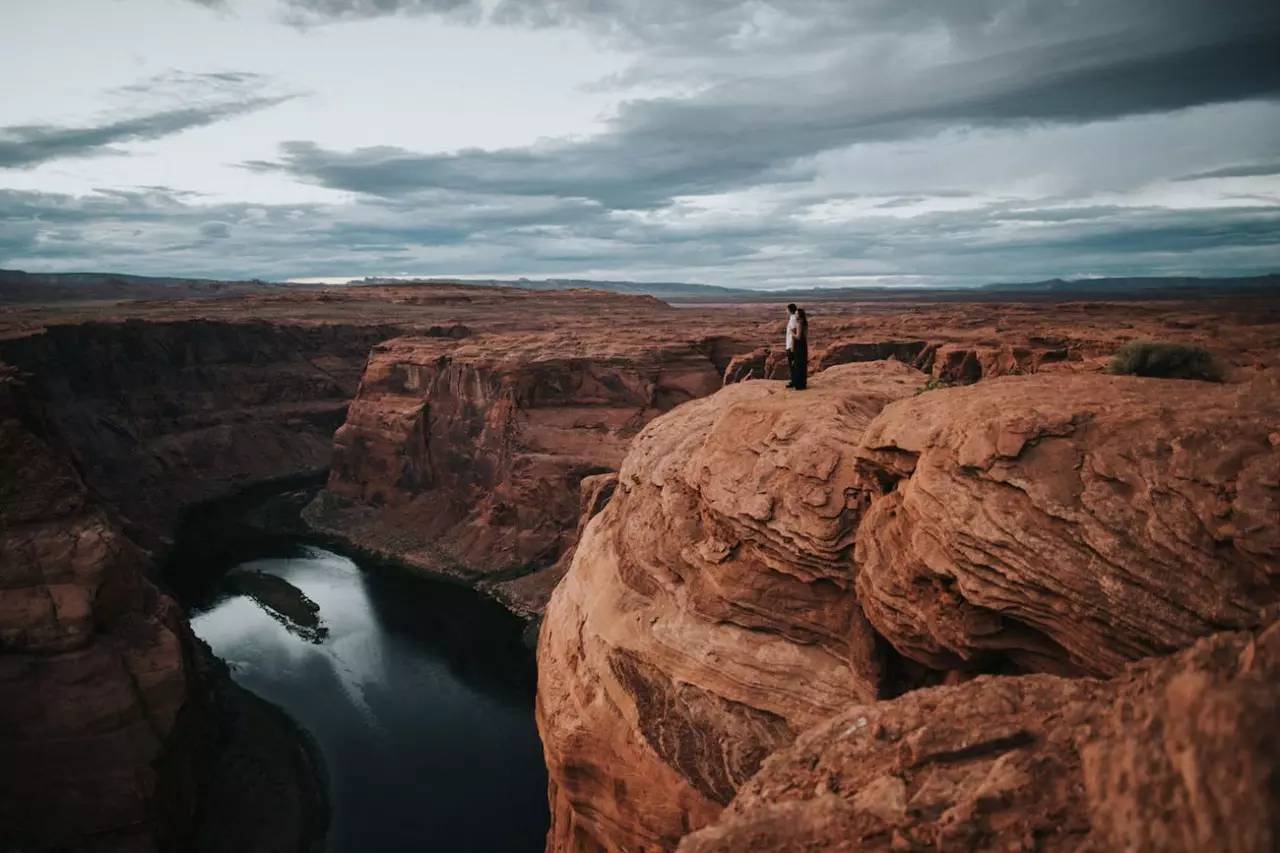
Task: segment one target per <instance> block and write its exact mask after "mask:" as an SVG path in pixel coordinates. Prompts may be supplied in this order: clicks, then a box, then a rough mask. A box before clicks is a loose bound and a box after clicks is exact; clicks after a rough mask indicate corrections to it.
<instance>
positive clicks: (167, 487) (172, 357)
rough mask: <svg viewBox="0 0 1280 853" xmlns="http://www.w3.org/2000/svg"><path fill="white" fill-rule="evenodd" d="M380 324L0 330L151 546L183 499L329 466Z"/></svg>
mask: <svg viewBox="0 0 1280 853" xmlns="http://www.w3.org/2000/svg"><path fill="white" fill-rule="evenodd" d="M391 334H393V331H392V330H391V328H390V327H385V326H371V327H365V326H350V325H324V326H285V325H277V324H272V323H265V322H253V321H240V322H231V323H223V322H210V321H205V320H180V321H165V322H139V321H125V322H114V323H84V324H79V325H65V326H50V327H48V328H47V329H44V330H42V331H40V332H37V333H35V334H31V335H26V336H23V337H19V338H14V339H10V340H0V358H3V359H4V360H6V361H8V362H9V363H10V364H12V365H14V366H15V367H18V368H20V369H21V370H22V372H23V373H24V374H25V375H26V376H27V377H28V378H27V384H28V386H29V390H30V393H31V394H32V395H33V396H35V397H38V398H39V399H40V401H41V405H42V407H43V409H44V410H45V412H46V413H47V416H48V417H49V418H50V419H51V421H52V422H54V423H55V424H56V425H57V427H58V430H59V432H60V433H61V434H62V435H63V436H65V437H66V441H67V443H68V447H69V450H70V452H71V454H72V456H73V458H74V459H75V460H76V462H77V464H78V465H79V467H80V470H81V471H82V473H83V476H84V478H85V479H86V480H87V481H88V482H89V484H90V485H91V486H92V487H93V488H94V489H96V490H97V491H98V492H99V493H100V494H101V495H102V496H103V497H104V498H105V499H106V500H107V501H108V502H110V503H111V505H112V506H114V507H115V508H117V509H118V510H119V511H120V512H122V513H123V514H124V516H125V517H126V519H127V520H128V521H129V522H130V523H131V524H132V525H133V527H132V529H131V532H133V533H135V534H136V535H138V536H140V537H141V539H142V540H143V541H144V542H146V543H147V544H155V543H157V542H159V541H161V540H163V538H164V537H165V536H167V535H168V533H169V532H170V531H171V530H172V527H173V525H174V523H175V522H176V520H177V518H178V515H179V513H180V512H181V511H182V509H184V508H185V507H188V506H191V505H193V504H196V503H199V502H201V501H204V500H209V499H211V498H216V497H220V496H223V495H226V494H229V493H231V492H234V491H235V490H237V489H239V488H243V487H245V486H247V485H251V484H253V483H257V482H262V481H264V480H270V479H275V478H280V477H288V476H294V475H297V474H301V473H306V472H319V471H323V470H324V468H325V467H326V466H327V465H328V459H329V451H330V437H331V436H332V434H333V431H334V430H335V429H337V428H338V426H339V425H341V423H342V421H343V418H344V415H345V412H346V407H347V403H348V402H349V400H350V398H351V396H352V394H354V392H355V388H356V385H357V383H358V381H359V377H360V372H361V369H362V367H363V366H364V361H365V357H366V355H367V353H368V351H369V348H370V347H372V346H373V345H374V344H375V343H376V342H377V341H379V340H382V339H384V338H386V337H388V336H389V335H391Z"/></svg>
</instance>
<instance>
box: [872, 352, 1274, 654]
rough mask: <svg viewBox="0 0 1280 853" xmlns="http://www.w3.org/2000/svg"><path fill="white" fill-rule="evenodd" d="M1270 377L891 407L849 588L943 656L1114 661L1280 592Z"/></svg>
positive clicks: (884, 630) (993, 395)
mask: <svg viewBox="0 0 1280 853" xmlns="http://www.w3.org/2000/svg"><path fill="white" fill-rule="evenodd" d="M1278 426H1280V395H1276V394H1274V393H1266V392H1265V390H1264V389H1263V388H1262V386H1260V385H1219V384H1214V383H1207V382H1188V381H1177V380H1160V379H1138V378H1133V377H1121V376H1104V375H1065V374H1063V375H1044V376H1027V377H1009V378H1005V379H998V380H991V381H984V382H981V383H978V384H977V385H973V386H971V387H967V388H957V389H944V390H938V391H931V392H928V393H925V394H921V395H919V396H918V397H914V398H912V399H909V400H903V401H901V402H898V403H895V404H893V405H891V406H889V407H887V408H886V409H885V410H884V412H882V413H881V414H880V416H879V417H877V418H876V420H875V421H874V422H873V423H872V424H871V425H870V426H869V427H868V429H867V431H866V434H865V435H864V437H863V440H862V447H861V448H860V449H859V451H858V456H859V468H860V470H862V471H864V472H865V475H866V476H867V477H870V478H874V479H878V480H879V481H880V482H881V483H882V484H883V486H884V490H885V492H886V494H885V495H884V496H883V497H881V498H878V499H877V500H875V501H874V503H873V504H872V506H871V508H870V510H869V511H868V512H867V515H866V518H865V519H864V521H863V524H862V528H861V530H860V532H859V534H858V547H857V563H858V580H857V591H858V597H859V599H860V600H861V602H862V607H863V609H864V611H865V612H866V615H867V618H868V619H869V620H870V621H871V623H872V624H873V625H874V626H875V628H876V630H877V631H878V632H879V633H880V634H882V635H883V636H884V637H886V638H887V639H888V640H889V642H890V643H892V644H893V645H894V647H895V648H896V649H898V651H900V652H901V653H902V654H904V655H906V656H908V657H910V658H913V659H915V660H917V661H919V662H921V663H924V664H927V665H929V666H931V667H934V668H937V669H978V670H987V671H990V670H991V669H992V668H993V667H994V666H995V665H996V663H997V662H998V661H1000V660H1005V661H1008V662H1010V663H1012V664H1013V665H1014V666H1015V667H1016V668H1018V669H1022V670H1032V671H1051V672H1062V673H1076V674H1079V673H1087V674H1093V675H1112V674H1115V673H1116V672H1118V671H1119V670H1120V668H1121V667H1122V666H1123V665H1124V664H1125V663H1126V662H1128V661H1131V660H1135V659H1137V658H1140V657H1145V656H1147V655H1152V654H1161V653H1168V652H1170V651H1174V650H1177V649H1180V648H1184V647H1186V646H1188V645H1190V644H1191V643H1193V642H1194V641H1195V640H1196V639H1197V638H1198V637H1200V636H1203V635H1205V634H1209V633H1212V632H1214V631H1218V630H1223V629H1232V628H1247V627H1252V626H1255V625H1257V624H1258V620H1259V618H1260V617H1259V612H1260V610H1261V608H1262V607H1264V606H1266V605H1268V604H1271V603H1272V602H1275V601H1276V600H1277V598H1278V597H1280V524H1278V523H1277V519H1280V447H1277V446H1276V443H1277V442H1276V439H1275V437H1274V436H1275V435H1276V430H1277V427H1278Z"/></svg>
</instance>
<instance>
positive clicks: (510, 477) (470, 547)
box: [308, 330, 721, 615]
mask: <svg viewBox="0 0 1280 853" xmlns="http://www.w3.org/2000/svg"><path fill="white" fill-rule="evenodd" d="M720 381H721V380H720V372H719V370H718V369H717V367H716V365H715V363H714V362H713V361H712V360H711V358H710V357H709V356H708V355H707V353H706V352H705V351H703V350H702V349H700V348H699V347H697V346H695V345H692V344H672V345H662V344H658V343H653V342H646V341H644V340H642V339H637V337H636V336H635V335H631V336H630V337H628V336H627V335H626V333H625V332H624V331H621V330H617V331H615V333H614V334H612V335H604V334H600V333H594V334H593V335H591V336H588V337H585V338H584V337H583V336H581V335H576V334H556V333H549V334H509V335H491V336H476V337H471V338H467V339H466V340H463V341H445V340H439V339H431V338H423V337H408V338H398V339H395V340H392V341H388V342H386V343H384V344H381V345H379V346H377V347H375V348H374V350H373V353H372V354H371V356H370V358H369V364H368V367H367V368H366V370H365V373H364V377H363V379H362V380H361V382H360V389H359V392H358V393H357V395H356V398H355V400H354V401H353V402H352V404H351V408H350V412H349V414H348V416H347V420H346V423H345V424H344V425H343V426H342V428H341V429H339V430H338V432H337V435H336V436H335V438H334V451H333V468H332V471H331V473H330V476H329V484H328V487H327V490H326V492H325V493H324V494H323V495H321V497H320V498H319V499H318V500H317V501H316V502H315V503H314V504H313V506H312V507H311V508H310V509H309V510H308V519H309V521H310V522H311V523H312V525H313V526H314V527H316V528H317V529H319V530H322V531H324V532H326V533H328V534H331V535H334V536H337V537H340V538H342V539H344V540H346V541H348V542H350V543H352V544H354V545H356V546H358V547H361V548H364V549H367V550H371V551H374V552H376V553H378V554H381V555H383V556H387V557H391V558H393V559H395V560H397V561H400V562H404V563H407V564H409V565H413V566H418V567H420V568H424V569H426V570H428V571H431V572H433V573H439V574H446V575H452V576H453V577H455V578H459V579H463V580H467V581H469V582H473V583H480V584H481V585H501V584H502V582H504V581H507V580H510V579H512V578H515V577H517V576H519V575H522V574H524V573H526V572H528V571H530V570H531V569H543V568H547V567H550V566H552V565H554V564H555V562H556V561H557V559H558V558H559V557H560V556H561V555H562V554H563V553H564V551H565V550H566V549H567V548H569V547H570V546H571V545H572V543H573V541H574V531H575V524H576V522H577V520H578V517H579V513H580V507H579V496H578V485H579V483H580V482H581V481H582V480H583V479H584V478H587V477H591V476H593V475H598V474H603V473H605V472H611V471H616V470H617V468H618V466H619V465H620V464H621V462H622V458H623V455H624V454H625V453H626V448H627V445H628V443H629V442H630V441H631V439H632V437H633V436H634V435H635V434H636V433H637V432H638V431H639V430H640V428H641V427H642V426H644V424H646V423H648V422H649V421H650V420H651V419H652V418H654V417H655V416H657V415H659V414H661V413H662V412H665V411H667V410H669V409H671V408H672V407H673V406H675V405H677V404H679V403H683V402H686V401H688V400H692V399H695V398H698V397H703V396H706V395H707V394H710V393H712V392H713V391H715V390H716V389H717V388H719V387H720ZM535 587H538V585H536V584H530V583H529V582H528V581H526V582H525V583H522V584H517V585H515V586H513V587H511V588H510V589H508V590H504V591H502V593H501V597H502V598H503V599H504V601H506V602H507V603H508V604H509V606H511V607H512V608H513V609H515V610H517V612H521V613H524V614H526V615H532V614H533V613H535V612H537V611H538V610H540V608H541V604H542V601H543V600H545V595H546V589H547V588H549V585H541V586H540V587H539V588H540V590H541V591H537V590H536V589H535Z"/></svg>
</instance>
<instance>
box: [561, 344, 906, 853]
mask: <svg viewBox="0 0 1280 853" xmlns="http://www.w3.org/2000/svg"><path fill="white" fill-rule="evenodd" d="M924 381H925V377H924V375H923V374H921V373H919V372H918V371H916V370H913V369H912V368H909V367H907V366H905V365H902V364H899V363H897V362H881V363H876V364H860V365H847V366H843V367H839V368H835V369H833V370H830V371H827V372H825V373H823V374H820V375H818V376H816V377H814V381H813V384H812V386H811V390H810V391H808V392H806V396H805V397H804V398H803V406H801V405H798V403H799V399H798V398H797V397H796V396H795V395H793V394H791V393H789V392H787V391H785V390H784V389H783V388H782V387H781V385H780V384H778V383H762V382H748V383H742V384H737V385H732V386H730V387H728V388H726V389H724V390H723V391H720V392H719V393H717V394H716V395H715V396H713V397H711V398H708V399H703V400H698V401H696V402H692V403H689V404H686V405H684V406H681V407H680V408H678V409H676V410H674V411H673V412H671V413H669V414H667V415H665V416H663V417H662V418H659V419H658V420H656V421H654V422H653V423H652V424H650V425H649V426H648V427H647V428H646V429H645V430H644V431H643V432H642V433H641V435H640V436H639V437H637V439H636V441H635V443H634V444H633V446H632V450H631V452H630V454H628V456H627V460H626V462H625V464H624V465H623V467H622V471H621V473H620V475H619V482H618V490H617V492H616V493H615V495H614V497H613V499H612V501H611V502H610V503H609V504H608V506H607V507H606V508H605V510H604V511H603V512H602V513H601V514H600V515H598V516H597V517H596V518H595V519H594V520H592V521H591V522H590V523H589V524H588V525H587V528H586V532H585V534H584V536H583V539H582V541H581V543H580V544H579V545H578V549H577V553H576V555H575V556H574V560H573V568H572V569H571V570H570V572H569V574H568V576H567V577H566V579H565V580H564V581H563V582H562V583H561V585H560V586H559V587H558V588H557V589H556V592H555V593H554V595H553V597H552V603H551V606H550V607H549V608H548V612H547V617H546V621H545V623H544V626H543V629H542V634H541V638H540V642H539V677H540V682H539V691H538V719H539V726H540V731H541V733H542V737H543V743H544V746H545V751H546V755H547V760H548V767H549V771H550V775H551V779H552V782H551V798H552V807H553V826H552V830H551V841H550V846H551V847H552V848H553V849H564V850H568V849H596V848H602V849H657V848H669V847H672V846H674V844H675V843H676V841H677V840H678V839H679V838H680V837H681V836H682V835H683V834H684V833H685V832H687V831H689V830H690V829H692V828H694V827H697V826H699V825H701V824H703V823H705V822H707V821H708V820H710V819H711V818H712V817H714V815H715V814H716V813H717V812H718V811H719V809H720V808H721V807H722V806H723V805H724V804H725V803H727V802H728V801H729V799H730V798H731V797H732V796H733V793H734V791H735V790H736V788H737V786H738V785H739V784H741V783H742V782H743V781H744V780H745V779H747V778H748V777H750V776H751V774H752V773H754V772H755V770H756V768H757V767H758V766H759V763H760V761H761V760H762V759H763V758H764V757H765V756H766V755H768V754H769V753H770V752H771V751H773V750H774V749H776V748H777V747H779V746H781V745H783V744H785V743H787V742H789V741H790V739H791V738H792V737H793V736H794V735H795V733H796V732H798V731H800V730H802V729H804V728H806V727H807V726H809V725H812V724H814V723H816V722H817V721H819V720H821V719H823V718H824V717H826V716H829V715H830V714H833V713H835V712H836V711H837V710H839V709H840V708H842V707H844V706H845V705H846V704H848V703H849V702H852V701H858V700H862V701H866V700H870V699H873V698H875V697H876V696H877V695H878V693H879V692H880V690H881V689H882V688H883V686H884V685H885V682H886V680H887V678H888V671H887V667H886V663H887V661H886V660H885V656H884V651H885V650H884V649H883V648H881V647H880V646H879V645H878V644H877V641H876V639H875V637H874V635H873V633H872V632H871V630H870V628H869V626H868V625H867V623H866V622H865V620H864V619H863V618H862V616H861V613H860V611H859V609H858V606H857V603H856V601H855V600H854V596H853V589H852V587H853V576H852V573H851V572H850V567H849V560H850V557H851V552H852V548H853V535H854V531H855V529H856V527H857V523H858V521H859V519H860V517H861V514H862V512H863V510H864V508H865V506H866V503H867V499H868V497H869V495H870V494H871V493H872V492H874V491H875V490H876V488H877V483H876V482H875V481H874V480H868V479H866V478H865V477H864V475H863V474H861V473H860V471H859V470H858V468H857V467H856V464H855V463H856V458H855V456H854V454H853V452H852V450H853V448H854V446H855V445H856V443H857V440H858V437H859V436H860V435H861V432H862V430H863V429H865V427H866V426H867V424H869V423H870V422H871V419H872V418H873V417H874V416H875V415H876V414H877V413H878V412H879V410H880V409H881V408H882V407H883V406H884V405H885V404H886V403H888V402H890V401H891V400H894V399H899V398H902V397H906V396H909V395H911V394H913V393H914V392H915V391H916V390H917V389H918V388H920V386H921V385H922V384H923V383H924Z"/></svg>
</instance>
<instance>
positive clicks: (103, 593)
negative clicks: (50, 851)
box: [0, 376, 202, 850]
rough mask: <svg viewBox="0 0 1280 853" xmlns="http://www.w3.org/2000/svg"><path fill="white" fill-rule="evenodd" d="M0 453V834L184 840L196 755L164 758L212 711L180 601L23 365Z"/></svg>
mask: <svg viewBox="0 0 1280 853" xmlns="http://www.w3.org/2000/svg"><path fill="white" fill-rule="evenodd" d="M0 459H2V460H4V462H3V464H4V470H3V472H2V476H3V479H2V480H0V489H2V490H3V501H2V502H0V625H2V626H3V628H2V633H0V686H2V687H3V694H4V701H3V702H0V846H4V847H5V848H6V849H8V847H9V846H10V845H15V846H17V847H19V848H21V847H22V846H23V845H25V844H27V843H37V842H38V843H43V844H47V843H50V842H52V843H54V844H62V845H66V846H68V847H72V848H76V849H82V845H85V844H88V843H89V841H88V840H89V839H96V841H95V842H94V843H101V844H102V845H103V846H112V847H113V849H125V850H145V849H149V848H150V847H151V845H153V844H155V843H156V842H158V841H162V840H166V839H167V840H168V841H170V842H171V841H173V840H174V834H175V833H176V832H177V831H178V830H179V829H180V828H181V826H182V824H183V823H184V819H186V821H188V822H189V820H190V818H191V815H192V814H193V812H194V810H195V805H196V804H195V791H194V790H193V789H192V787H191V785H190V778H189V777H190V775H191V774H190V769H191V768H189V767H188V768H183V767H181V766H180V765H181V764H182V761H183V758H184V756H173V757H172V759H173V760H170V761H168V762H167V764H168V767H169V769H170V770H171V771H174V772H171V773H170V774H168V775H167V776H165V777H163V778H162V774H161V771H160V770H159V769H158V766H159V764H160V763H161V762H162V759H163V756H162V753H164V752H165V749H166V744H169V743H173V742H177V741H182V740H184V739H187V738H189V737H190V735H191V734H192V732H187V733H183V732H179V731H178V729H180V728H182V727H187V728H193V727H194V728H199V726H200V725H201V723H202V721H201V720H200V717H201V709H199V708H188V709H185V710H184V711H183V713H181V714H180V709H183V706H184V702H185V700H186V699H187V697H188V695H189V693H191V692H192V689H191V685H190V684H189V681H190V679H191V677H192V669H193V666H192V643H193V640H192V637H191V635H190V632H189V631H188V630H187V628H186V624H185V622H184V621H183V617H182V613H181V610H180V609H179V608H178V606H177V605H176V604H175V603H174V602H173V601H172V600H171V599H170V598H168V597H167V596H165V595H163V594H162V593H160V592H159V591H158V590H157V589H156V588H155V587H154V586H153V585H152V584H151V583H150V582H149V581H148V580H147V579H146V575H145V569H146V556H145V554H144V553H143V552H142V551H141V550H140V549H139V548H138V547H137V546H136V545H134V544H133V543H132V542H130V541H129V540H128V539H127V538H126V537H125V536H124V535H123V534H122V533H121V532H120V529H119V527H118V526H117V525H116V524H115V522H114V521H113V520H112V519H111V518H110V517H109V516H108V514H107V513H106V512H104V511H103V509H102V508H101V507H99V506H98V505H97V504H96V503H95V502H94V501H93V500H92V498H91V497H90V496H89V494H88V492H87V490H86V489H85V487H84V484H83V482H82V481H81V479H80V476H79V474H78V473H77V472H76V470H75V468H74V467H73V466H72V465H71V464H69V462H68V460H67V457H66V455H65V453H63V452H61V451H60V449H59V448H58V447H57V446H56V444H52V443H51V441H50V437H49V436H48V435H46V434H45V433H44V430H43V429H42V428H41V426H40V423H39V414H38V412H35V411H32V410H31V409H30V408H29V407H28V406H27V405H26V401H25V400H24V399H23V398H22V396H21V394H20V393H19V391H18V386H17V383H16V381H15V380H14V379H13V377H12V376H8V377H0ZM196 734H197V735H198V733H196ZM190 757H191V756H185V758H187V759H189V758H190ZM184 769H185V770H186V771H187V772H183V771H184Z"/></svg>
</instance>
